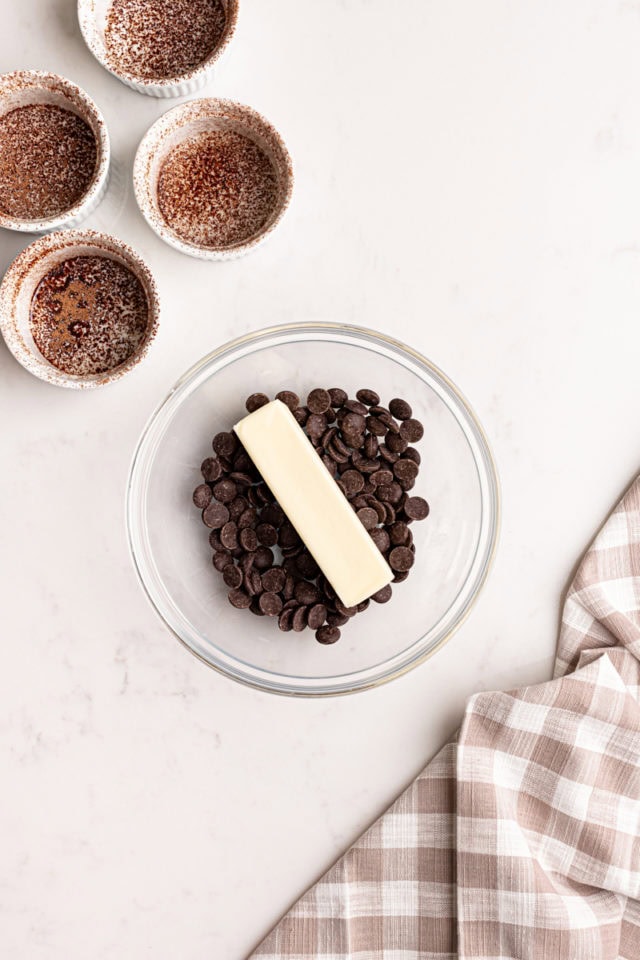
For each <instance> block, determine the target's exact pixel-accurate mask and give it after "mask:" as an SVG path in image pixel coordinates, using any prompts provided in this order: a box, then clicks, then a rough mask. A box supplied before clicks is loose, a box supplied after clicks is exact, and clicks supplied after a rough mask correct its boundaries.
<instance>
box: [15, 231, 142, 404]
mask: <svg viewBox="0 0 640 960" xmlns="http://www.w3.org/2000/svg"><path fill="white" fill-rule="evenodd" d="M87 256H102V257H108V258H109V259H111V260H115V261H117V262H118V263H121V264H122V265H123V266H125V267H128V269H129V270H131V271H132V273H133V274H134V275H135V276H136V277H137V278H138V280H139V281H140V284H141V285H142V289H143V290H144V293H145V297H146V300H147V307H148V318H147V329H146V333H145V337H144V339H143V341H142V343H141V344H140V346H139V347H138V349H137V350H136V352H135V353H134V354H133V355H132V356H131V357H129V359H128V360H126V361H125V362H124V363H122V364H120V366H118V367H114V369H113V370H107V371H105V372H104V373H96V374H92V375H90V376H74V375H72V374H69V373H65V372H64V370H59V369H58V368H57V367H55V366H54V365H53V364H52V363H49V361H48V360H46V359H45V358H44V357H43V355H42V354H41V353H40V351H39V350H38V347H37V346H36V344H35V341H34V339H33V335H32V332H31V323H30V313H31V301H32V298H33V294H34V292H35V290H36V287H37V286H38V284H39V283H40V281H41V280H42V278H43V277H44V276H45V275H46V274H47V273H48V272H49V270H52V269H53V268H54V267H56V266H58V265H59V264H61V263H63V262H64V261H65V260H69V259H70V258H71V257H87ZM159 314H160V305H159V301H158V292H157V289H156V283H155V280H154V278H153V275H152V273H151V271H150V270H149V268H148V266H147V265H146V263H145V262H144V260H142V259H141V258H140V257H139V256H138V254H137V253H135V251H134V250H132V249H131V247H130V246H128V245H127V244H126V243H123V242H122V240H118V239H116V238H115V237H111V236H109V235H108V234H106V233H97V232H96V231H95V230H62V231H60V232H58V233H49V234H47V235H46V236H44V237H40V238H39V239H38V240H35V241H34V242H33V243H31V244H29V246H28V247H26V248H25V249H24V250H23V251H22V253H19V254H18V256H17V257H16V259H15V260H14V261H13V263H12V264H11V266H10V267H9V269H8V270H7V272H6V274H5V276H4V279H3V281H2V284H0V332H1V333H2V336H3V337H4V339H5V342H6V344H7V346H8V348H9V350H10V351H11V353H12V354H13V355H14V357H15V358H16V360H17V361H18V362H19V363H21V364H22V366H23V367H24V368H25V369H26V370H28V371H29V373H32V374H33V375H34V376H35V377H39V378H40V379H41V380H46V382H47V383H51V384H54V385H56V386H59V387H69V388H70V389H72V390H74V389H75V390H87V389H92V388H93V387H102V386H105V385H106V384H107V383H112V382H113V381H114V380H119V379H120V377H123V376H124V375H125V374H126V373H128V372H129V371H130V370H132V369H133V368H134V367H135V366H137V365H138V364H139V363H140V361H141V360H142V358H143V357H144V356H145V355H146V353H147V351H148V350H149V347H150V345H151V343H152V341H153V339H154V337H155V335H156V332H157V329H158V318H159Z"/></svg>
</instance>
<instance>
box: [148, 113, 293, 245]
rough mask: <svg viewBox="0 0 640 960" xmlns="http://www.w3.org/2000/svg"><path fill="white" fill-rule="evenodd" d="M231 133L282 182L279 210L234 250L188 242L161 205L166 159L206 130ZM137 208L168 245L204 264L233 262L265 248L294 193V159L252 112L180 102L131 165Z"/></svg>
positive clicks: (265, 122) (158, 122) (266, 123)
mask: <svg viewBox="0 0 640 960" xmlns="http://www.w3.org/2000/svg"><path fill="white" fill-rule="evenodd" d="M220 129H227V130H228V129H231V130H235V131H237V132H238V133H241V134H243V135H244V136H246V137H249V138H250V139H252V140H254V141H255V143H257V144H258V146H259V147H261V148H262V150H264V151H265V153H266V154H267V156H268V157H269V159H270V160H271V162H272V164H273V167H274V169H275V172H276V176H277V180H278V198H277V205H276V208H275V210H274V213H273V215H272V216H271V217H270V219H269V220H268V221H267V223H266V224H265V226H264V227H263V228H262V229H261V231H260V232H259V233H258V234H256V235H255V236H253V237H251V238H250V239H249V240H246V241H244V242H243V243H239V244H235V245H234V246H231V247H219V248H218V247H204V246H197V245H195V244H191V243H187V242H186V241H185V240H182V239H181V238H180V237H179V236H177V234H176V233H175V232H174V231H173V230H172V229H171V227H170V226H169V225H168V224H167V222H166V221H165V219H164V218H163V216H162V213H161V211H160V207H159V204H158V190H157V187H158V177H159V175H160V171H161V169H162V164H163V162H164V160H165V158H166V157H167V156H168V154H169V153H170V152H171V150H173V149H174V148H175V147H176V146H177V145H178V144H179V143H181V142H182V141H184V140H186V139H187V138H189V137H193V136H195V135H197V134H199V133H203V132H205V131H207V130H220ZM133 186H134V190H135V194H136V199H137V201H138V205H139V207H140V209H141V211H142V213H143V215H144V217H145V219H146V221H147V223H148V224H149V226H150V227H151V228H152V229H153V230H154V231H155V232H156V233H157V234H158V236H159V237H160V238H161V239H162V240H164V241H165V242H166V243H168V244H170V245H171V246H172V247H175V248H176V250H180V252H181V253H186V254H188V255H189V256H191V257H198V258H200V259H201V260H233V259H235V258H236V257H240V256H242V255H243V254H245V253H248V252H249V251H250V250H253V249H254V248H255V247H257V246H258V245H259V244H261V243H263V242H264V241H265V240H266V238H267V237H268V236H269V235H270V234H271V233H272V231H273V230H274V229H275V228H276V226H277V225H278V224H279V223H280V221H281V220H282V217H283V216H284V213H285V211H286V209H287V207H288V206H289V202H290V200H291V194H292V191H293V167H292V164H291V157H290V156H289V151H288V150H287V148H286V146H285V144H284V141H283V139H282V137H281V136H280V134H279V133H278V131H277V130H276V129H275V127H273V126H272V125H271V124H270V123H269V121H268V120H266V119H265V118H264V117H263V116H261V114H259V113H257V112H256V111H255V110H253V109H252V108H251V107H247V106H245V105H244V104H241V103H235V102H234V101H233V100H218V99H214V98H207V99H203V100H191V101H190V102H188V103H182V104H180V106H178V107H174V108H173V109H172V110H169V111H168V112H167V113H165V114H164V115H163V116H162V117H160V119H159V120H156V122H155V123H154V124H153V126H152V127H150V129H149V130H148V131H147V133H146V134H145V135H144V137H143V138H142V141H141V143H140V146H139V147H138V152H137V154H136V159H135V163H134V166H133Z"/></svg>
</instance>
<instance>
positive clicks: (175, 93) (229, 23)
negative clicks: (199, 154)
mask: <svg viewBox="0 0 640 960" xmlns="http://www.w3.org/2000/svg"><path fill="white" fill-rule="evenodd" d="M238 2H239V0H222V3H223V6H224V8H225V16H226V23H225V27H224V31H223V34H222V37H221V38H220V41H219V42H218V43H217V45H216V46H215V48H214V49H213V50H212V51H211V53H210V54H209V56H208V57H207V59H206V60H204V61H203V63H201V64H199V65H198V66H197V67H194V68H193V69H192V70H189V71H188V72H187V73H183V74H179V75H177V76H175V77H166V78H164V77H163V78H156V77H154V78H148V77H139V76H135V75H134V74H132V73H128V72H127V71H125V70H121V69H119V68H118V66H117V65H116V64H115V63H114V62H113V61H112V59H111V58H110V56H109V51H108V50H107V47H106V44H105V40H104V32H105V25H106V22H107V17H108V15H109V8H110V7H111V0H78V21H79V23H80V30H81V31H82V36H83V37H84V40H85V43H86V44H87V46H88V47H89V50H90V51H91V53H92V54H93V55H94V57H95V58H96V60H97V61H98V63H100V64H101V65H102V66H103V67H104V68H105V70H108V71H109V73H112V74H113V76H114V77H117V78H118V80H121V81H122V82H123V83H126V84H127V86H128V87H132V88H133V89H134V90H137V91H138V93H144V94H146V95H147V96H150V97H166V98H169V97H187V96H191V95H192V94H194V93H196V92H197V91H198V90H201V89H202V87H204V86H205V84H206V83H207V82H208V81H209V80H210V79H211V76H212V75H213V71H214V69H215V67H216V66H217V63H218V60H219V59H220V57H221V56H222V54H223V53H224V51H225V50H226V49H227V47H228V46H229V43H230V41H231V38H232V37H233V35H234V33H235V30H236V23H237V20H238Z"/></svg>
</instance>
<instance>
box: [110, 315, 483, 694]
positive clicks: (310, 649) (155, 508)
mask: <svg viewBox="0 0 640 960" xmlns="http://www.w3.org/2000/svg"><path fill="white" fill-rule="evenodd" d="M316 386H324V387H332V386H339V387H343V388H344V389H345V390H347V391H348V392H349V394H350V395H351V396H353V395H355V392H356V390H358V389H359V388H360V387H370V388H372V389H374V390H376V391H378V393H380V395H381V398H382V402H383V403H388V402H389V400H391V398H392V397H403V398H404V399H406V400H408V401H409V403H410V404H411V405H412V407H413V411H414V416H415V417H417V418H418V419H420V420H422V422H423V423H424V425H425V435H424V438H423V440H422V441H421V442H420V444H418V449H419V450H420V452H421V454H422V467H421V471H420V474H419V476H418V480H417V482H416V487H415V489H414V491H413V492H414V494H416V495H422V496H424V497H426V499H427V500H428V501H429V503H430V505H431V513H430V515H429V517H428V518H427V519H426V520H425V521H422V522H420V523H416V524H414V525H413V527H412V529H413V532H414V537H415V544H416V562H415V565H414V567H413V569H412V571H411V576H410V577H409V578H408V579H407V580H406V581H405V582H404V583H400V584H398V585H397V586H394V590H393V598H392V599H391V601H390V602H389V603H386V604H375V603H372V604H371V605H370V607H369V609H368V610H367V611H366V612H364V613H362V614H359V615H358V616H357V617H355V619H354V620H353V621H352V622H350V623H349V624H347V625H346V626H345V627H344V628H343V631H342V637H341V639H340V640H339V641H338V643H336V644H333V645H332V646H323V645H321V644H319V643H317V642H316V640H315V638H314V635H313V632H312V631H311V630H305V631H303V632H302V633H293V632H290V633H282V632H281V631H280V630H279V629H278V624H277V620H273V619H271V618H269V617H256V616H253V615H252V614H250V613H249V612H248V611H246V610H236V609H234V608H233V607H232V606H231V605H230V604H229V602H228V600H227V596H226V593H227V588H226V587H225V585H224V582H223V580H222V577H220V575H219V574H218V573H217V572H216V571H215V570H214V569H213V567H212V564H211V548H210V546H209V542H208V534H209V531H208V530H207V528H206V527H205V526H204V525H203V523H202V520H201V518H200V511H198V510H197V509H196V508H195V507H194V506H193V502H192V500H191V494H192V492H193V490H194V488H195V487H196V486H197V484H198V483H200V482H201V476H200V469H199V468H200V463H201V462H202V460H204V458H205V457H207V456H209V455H210V454H211V440H212V439H213V436H214V435H215V434H216V433H217V432H219V431H221V430H229V429H230V427H231V425H232V424H234V423H235V422H237V421H238V420H239V419H240V418H241V417H242V416H243V415H244V414H245V412H246V411H245V408H244V401H245V399H246V397H247V396H248V395H249V394H250V393H254V392H256V391H262V392H264V393H266V394H268V395H269V396H270V397H273V396H274V395H275V394H276V393H277V392H278V391H279V390H284V389H290V390H294V391H295V392H296V393H298V394H299V395H300V396H301V397H306V395H307V393H308V391H309V390H310V389H312V388H313V387H316ZM498 517H499V491H498V481H497V476H496V470H495V466H494V462H493V459H492V456H491V453H490V450H489V447H488V444H487V441H486V438H485V436H484V433H483V431H482V428H481V426H480V424H479V423H478V421H477V419H476V417H475V415H474V413H473V411H472V410H471V408H470V407H469V405H468V404H467V402H466V401H465V400H464V398H463V397H462V396H461V394H460V393H459V391H458V390H457V388H456V387H455V386H454V385H453V384H452V383H451V381H450V380H449V379H448V378H447V377H446V376H445V375H444V374H443V373H441V372H440V371H439V370H438V369H437V368H436V367H434V366H433V364H432V363H430V362H429V361H428V360H426V359H425V358H424V357H422V356H421V355H420V354H419V353H417V352H416V351H415V350H412V349H411V348H410V347H407V346H405V345H404V344H402V343H399V342H398V341H397V340H393V339H392V338H390V337H387V336H385V335H384V334H380V333H374V332H373V331H371V330H366V329H364V328H361V327H352V326H345V325H342V324H333V323H305V324H295V325H286V326H280V327H273V328H270V329H266V330H260V331H258V332H257V333H253V334H250V335H248V336H245V337H241V338H240V339H238V340H234V341H233V342H232V343H228V344H225V345H224V346H222V347H220V349H218V350H215V351H214V352H213V353H211V354H209V355H208V356H206V357H204V358H203V359H202V360H201V361H200V362H199V363H197V364H196V365H195V366H194V367H192V368H191V370H189V371H188V372H187V373H186V374H185V375H184V376H183V377H182V379H181V380H179V381H178V383H177V384H176V385H175V386H174V388H173V389H172V390H171V392H170V393H169V395H168V397H167V398H166V400H165V401H164V402H163V403H162V404H161V406H160V407H159V408H158V410H157V411H156V412H155V413H154V414H153V416H152V418H151V420H150V421H149V423H148V425H147V427H146V428H145V430H144V432H143V434H142V437H141V439H140V441H139V443H138V447H137V449H136V452H135V454H134V458H133V463H132V466H131V472H130V475H129V483H128V490H127V526H128V535H129V544H130V548H131V553H132V557H133V562H134V564H135V567H136V570H137V572H138V575H139V577H140V580H141V582H142V585H143V587H144V590H145V592H146V594H147V596H148V598H149V600H150V601H151V604H152V605H153V607H154V608H155V609H156V611H157V612H158V614H159V615H160V616H161V618H162V619H163V620H164V622H165V624H166V625H167V626H168V627H169V629H170V630H171V631H172V632H173V633H174V634H175V636H176V637H177V638H178V639H179V640H180V641H181V642H182V643H183V644H184V645H185V646H186V647H188V649H189V650H191V652H192V653H194V654H195V655H196V656H197V657H199V658H200V659H201V660H203V661H204V662H205V663H207V664H209V666H211V667H214V668H215V669H216V670H219V671H220V672H221V673H224V674H226V676H228V677H232V678H233V679H234V680H238V681H240V682H242V683H245V684H248V685H249V686H252V687H257V688H258V689H261V690H265V691H269V692H272V693H280V694H288V695H292V696H327V695H335V694H345V693H352V692H354V691H357V690H363V689H366V688H368V687H372V686H377V685H379V684H381V683H384V682H386V681H389V680H391V679H393V678H394V677H397V676H400V675H401V674H403V673H405V672H406V671H407V670H410V669H411V668H412V667H415V666H416V665H417V664H419V663H421V662H422V661H423V660H425V659H426V658H427V657H428V656H430V655H431V654H433V653H434V652H435V651H436V650H437V649H438V648H439V647H440V646H442V644H444V643H445V641H446V640H448V639H449V637H450V636H451V634H452V633H453V632H454V630H455V629H456V628H457V627H458V626H460V624H461V623H462V622H463V620H464V619H465V617H466V615H467V614H468V612H469V610H470V608H471V606H472V604H473V602H474V600H475V598H476V597H477V595H478V592H479V590H480V588H481V587H482V585H483V583H484V581H485V579H486V577H487V574H488V571H489V568H490V565H491V561H492V558H493V554H494V550H495V545H496V538H497V532H498Z"/></svg>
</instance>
